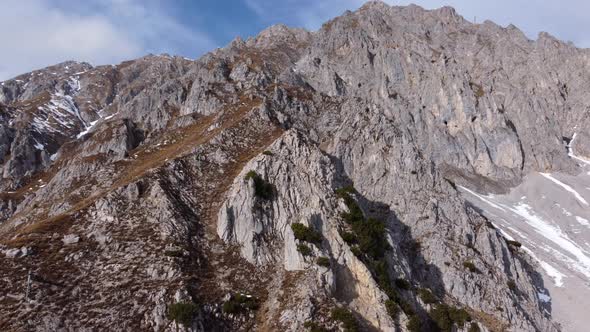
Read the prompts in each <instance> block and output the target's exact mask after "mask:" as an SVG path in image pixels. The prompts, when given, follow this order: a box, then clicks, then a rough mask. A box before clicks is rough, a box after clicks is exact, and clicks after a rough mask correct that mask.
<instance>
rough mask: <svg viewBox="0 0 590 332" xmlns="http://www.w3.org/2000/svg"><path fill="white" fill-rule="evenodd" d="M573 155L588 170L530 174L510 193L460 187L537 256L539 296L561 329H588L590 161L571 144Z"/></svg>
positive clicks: (508, 235) (509, 235) (507, 233)
mask: <svg viewBox="0 0 590 332" xmlns="http://www.w3.org/2000/svg"><path fill="white" fill-rule="evenodd" d="M574 139H575V135H574V137H573V139H572V142H573V140H574ZM570 144H571V142H570ZM568 148H569V147H568ZM569 155H570V157H572V159H574V160H576V161H577V162H578V164H579V166H580V167H581V168H582V169H583V170H584V172H581V173H580V174H579V175H576V176H569V175H564V174H548V173H537V174H531V175H529V176H527V178H526V179H525V181H524V182H523V183H522V184H521V185H520V186H518V187H517V188H513V189H512V190H511V192H510V193H509V194H506V195H486V194H482V193H476V192H474V191H472V190H469V189H467V188H461V191H462V192H463V193H464V196H465V198H466V199H468V200H469V201H471V202H472V203H473V204H475V205H476V206H478V207H479V208H481V209H482V210H483V211H484V213H485V214H486V215H487V216H488V217H489V218H490V220H491V221H492V222H493V223H494V225H495V226H496V227H498V228H499V231H500V232H501V233H502V234H503V235H504V236H505V237H506V238H507V239H508V240H516V241H518V242H521V243H522V249H523V251H525V252H526V253H528V254H529V255H530V256H531V257H532V258H533V259H534V260H536V261H537V262H538V264H539V267H540V270H541V272H542V273H543V275H544V281H545V286H546V287H547V289H548V290H549V294H547V293H545V292H544V291H543V290H539V300H540V301H543V302H547V301H551V303H552V308H553V316H554V317H555V318H556V319H557V320H558V321H560V322H561V323H562V325H563V327H564V329H563V330H564V331H585V326H583V325H584V322H586V323H588V322H589V320H588V319H586V320H583V319H582V320H580V317H585V315H586V313H585V310H586V308H588V307H590V222H589V220H590V207H589V206H588V201H589V200H590V189H589V188H590V161H587V160H585V159H584V158H581V157H579V156H576V155H575V154H574V151H572V149H571V148H569ZM574 318H576V319H574ZM589 319H590V318H589ZM572 321H575V323H572ZM576 324H578V325H576Z"/></svg>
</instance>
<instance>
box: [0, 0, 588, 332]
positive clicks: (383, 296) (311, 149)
mask: <svg viewBox="0 0 590 332" xmlns="http://www.w3.org/2000/svg"><path fill="white" fill-rule="evenodd" d="M588 55H589V54H588V50H582V49H577V48H575V47H574V46H572V45H569V44H565V43H562V42H560V41H558V40H556V39H554V38H553V37H551V36H549V35H548V34H541V35H540V36H539V38H538V39H537V40H535V41H531V40H528V39H527V38H526V37H525V36H524V34H522V32H520V31H519V30H518V29H517V28H516V27H514V26H509V27H506V28H503V27H500V26H497V25H495V24H494V23H492V22H484V23H482V24H472V23H470V22H468V21H466V20H464V19H463V18H462V17H461V16H459V15H458V14H457V13H455V11H454V10H453V9H451V8H449V7H444V8H441V9H438V10H433V11H427V10H424V9H422V8H420V7H418V6H408V7H394V6H389V5H386V4H384V3H381V2H369V3H367V4H366V5H364V6H363V7H361V8H360V9H359V10H357V11H355V12H347V13H345V14H344V15H343V16H341V17H338V18H335V19H333V20H331V21H329V22H327V23H326V24H325V25H324V26H323V27H322V28H321V29H320V30H319V31H317V32H307V31H304V30H301V29H291V28H288V27H285V26H282V25H279V26H274V27H271V28H269V29H267V30H265V31H263V32H261V33H260V34H259V35H258V36H257V37H255V38H250V39H248V40H246V41H244V40H242V39H239V38H238V39H236V40H234V41H233V42H232V43H230V44H229V45H228V46H227V47H225V48H222V49H218V50H216V51H214V52H212V53H209V54H207V55H205V56H203V57H202V58H200V59H198V60H194V61H193V60H189V59H184V58H180V57H171V56H167V55H162V56H146V57H144V58H141V59H137V60H132V61H128V62H124V63H122V64H119V65H116V66H115V65H113V66H100V67H92V66H91V65H89V64H85V63H76V62H67V63H63V64H60V65H56V66H53V67H48V68H46V69H43V70H39V71H35V72H32V73H29V74H25V75H21V76H19V77H17V78H15V79H12V80H9V81H6V82H2V88H1V90H0V91H1V92H0V167H1V168H2V178H1V179H0V191H2V192H1V193H0V244H1V247H0V250H1V252H2V255H0V272H1V273H2V274H3V275H4V276H7V277H5V278H3V279H2V280H0V289H2V290H4V292H2V294H4V295H1V296H0V329H6V330H38V331H53V330H90V329H93V328H96V327H101V328H107V329H110V330H130V329H132V330H153V331H175V330H185V331H211V330H289V331H300V330H304V329H307V328H311V327H314V326H315V327H324V328H327V329H332V330H338V329H340V328H341V327H343V326H345V325H348V326H349V327H350V326H351V325H354V326H357V327H359V328H360V329H361V330H384V331H391V330H400V331H408V330H411V331H416V330H419V329H422V330H436V329H437V328H439V329H443V330H447V329H451V328H454V329H462V330H467V329H470V328H471V329H476V328H480V329H481V330H487V331H504V330H510V331H557V330H559V328H558V325H556V324H555V322H554V321H553V320H552V317H551V312H550V309H551V308H550V306H547V304H546V303H543V302H542V301H539V298H538V293H539V292H542V293H543V294H545V290H544V287H543V281H542V280H540V279H539V278H538V275H537V274H536V272H535V266H534V264H533V263H532V262H531V261H530V260H529V258H528V257H527V255H526V254H525V253H523V252H521V251H515V250H513V248H511V247H510V246H509V245H508V244H507V243H506V240H505V239H504V238H503V237H502V235H501V234H500V233H499V232H498V231H497V230H496V229H495V228H493V226H492V224H491V222H490V221H489V220H487V219H486V218H485V217H484V216H482V215H481V214H480V211H479V210H478V209H476V208H474V207H473V206H471V205H470V204H469V203H467V202H465V200H464V199H463V198H462V196H461V195H460V193H459V191H458V190H457V186H458V185H462V186H465V187H467V188H475V189H477V190H480V191H494V192H505V191H507V190H508V189H509V188H510V187H511V186H514V185H516V184H518V183H520V182H521V181H522V179H523V177H525V176H526V175H527V174H529V173H530V172H533V171H546V170H552V171H563V172H569V173H575V172H578V171H579V169H578V168H577V166H576V163H575V162H572V160H571V156H570V155H569V154H568V149H567V148H566V145H565V143H564V141H565V142H566V143H567V144H569V143H570V142H572V140H573V142H572V144H571V148H572V149H574V150H575V151H576V153H577V154H578V155H581V156H587V155H588V153H587V150H588V149H587V148H586V145H585V144H588V143H587V142H588V140H587V139H583V138H584V137H587V135H586V133H587V132H589V130H590V127H589V126H590V122H589V120H588V116H587V110H588V109H590V107H589V106H590V96H589V95H588V94H587V91H588V90H589V88H590V86H589V84H590V83H589V82H590V77H589V74H588V73H589V72H590V71H589V70H588V66H589V65H590V64H589V63H588V61H587V58H588ZM574 134H576V135H577V136H576V138H575V139H574ZM568 147H569V145H568ZM296 229H298V230H299V232H300V233H298V235H297V234H296ZM29 275H30V276H32V281H30V282H29V281H27V280H28V277H29ZM27 289H28V290H27ZM27 296H28V298H27ZM337 308H340V309H337ZM334 309H336V310H335V311H334ZM332 311H334V313H335V314H332ZM467 318H469V319H467ZM449 320H450V323H449ZM445 322H446V323H445ZM445 324H447V325H445ZM453 324H454V325H453ZM341 325H342V326H341Z"/></svg>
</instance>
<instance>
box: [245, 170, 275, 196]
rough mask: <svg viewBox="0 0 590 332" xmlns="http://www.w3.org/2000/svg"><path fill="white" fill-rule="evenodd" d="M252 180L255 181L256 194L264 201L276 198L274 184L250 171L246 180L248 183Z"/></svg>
mask: <svg viewBox="0 0 590 332" xmlns="http://www.w3.org/2000/svg"><path fill="white" fill-rule="evenodd" d="M250 179H252V180H253V181H254V194H255V195H256V196H257V197H259V198H262V199H265V200H271V199H272V198H273V196H274V188H273V186H272V184H270V183H268V182H267V181H265V180H264V179H263V178H262V177H261V176H260V175H258V173H256V172H255V171H249V172H248V173H246V176H245V177H244V180H246V181H248V180H250Z"/></svg>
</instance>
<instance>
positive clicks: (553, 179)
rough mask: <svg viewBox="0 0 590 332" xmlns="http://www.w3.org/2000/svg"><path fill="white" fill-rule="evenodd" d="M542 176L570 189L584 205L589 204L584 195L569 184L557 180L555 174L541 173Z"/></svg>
mask: <svg viewBox="0 0 590 332" xmlns="http://www.w3.org/2000/svg"><path fill="white" fill-rule="evenodd" d="M541 175H542V176H544V177H545V178H546V179H549V180H551V181H552V182H553V183H555V184H557V185H558V186H560V187H562V188H563V189H565V190H567V191H569V192H570V193H572V194H573V195H574V196H575V197H576V199H577V200H578V201H580V202H581V203H582V204H584V205H588V202H586V200H585V199H584V197H582V195H580V194H579V193H578V192H577V191H575V190H574V188H572V187H570V186H568V185H567V184H565V183H563V182H561V181H559V180H557V179H556V178H554V177H553V176H551V174H549V173H541Z"/></svg>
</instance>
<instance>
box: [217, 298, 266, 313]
mask: <svg viewBox="0 0 590 332" xmlns="http://www.w3.org/2000/svg"><path fill="white" fill-rule="evenodd" d="M258 307H259V304H258V300H257V299H256V298H255V297H254V296H251V295H244V294H233V295H231V296H230V298H229V300H227V301H225V302H224V303H223V307H222V309H223V312H224V313H226V314H238V313H242V312H246V311H252V310H257V309H258Z"/></svg>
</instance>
